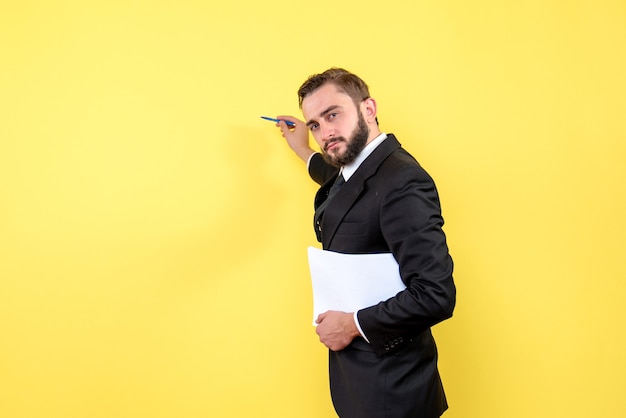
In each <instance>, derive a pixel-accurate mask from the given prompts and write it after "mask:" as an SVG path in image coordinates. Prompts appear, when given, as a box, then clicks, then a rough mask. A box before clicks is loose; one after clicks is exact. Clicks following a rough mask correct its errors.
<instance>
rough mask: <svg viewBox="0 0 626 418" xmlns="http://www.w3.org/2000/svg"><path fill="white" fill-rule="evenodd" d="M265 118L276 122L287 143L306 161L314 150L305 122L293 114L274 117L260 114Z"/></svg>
mask: <svg viewBox="0 0 626 418" xmlns="http://www.w3.org/2000/svg"><path fill="white" fill-rule="evenodd" d="M261 118H263V119H265V120H269V121H272V122H276V126H278V127H279V128H280V130H281V132H282V135H283V137H284V138H285V139H286V140H287V144H288V145H289V147H291V149H292V150H293V151H294V152H295V153H296V154H297V155H298V157H300V158H301V159H302V160H303V161H305V162H307V161H308V160H309V157H310V156H311V154H313V153H314V152H315V151H314V150H313V149H312V148H311V146H310V145H309V129H308V128H307V127H306V125H305V123H304V122H303V121H301V120H300V119H297V118H294V117H293V116H288V115H282V116H277V117H276V118H270V117H267V116H261Z"/></svg>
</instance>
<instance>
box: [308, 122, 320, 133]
mask: <svg viewBox="0 0 626 418" xmlns="http://www.w3.org/2000/svg"><path fill="white" fill-rule="evenodd" d="M319 127H320V124H319V123H312V124H311V125H309V129H310V130H312V131H314V130H316V129H317V128H319Z"/></svg>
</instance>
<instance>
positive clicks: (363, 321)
mask: <svg viewBox="0 0 626 418" xmlns="http://www.w3.org/2000/svg"><path fill="white" fill-rule="evenodd" d="M298 96H299V99H300V108H301V110H302V113H303V115H304V119H305V120H304V121H301V120H299V119H297V118H294V117H292V116H287V115H284V116H278V119H280V122H278V123H277V126H278V127H279V128H280V129H281V131H282V134H283V136H284V137H285V138H286V140H287V143H288V144H289V146H290V147H291V148H292V150H293V151H294V152H295V153H296V154H297V155H298V156H299V157H300V158H301V159H302V160H304V161H305V162H307V163H308V169H309V174H310V176H311V177H312V178H313V180H315V181H316V182H317V183H319V184H320V185H321V187H320V189H319V191H318V192H317V195H316V197H315V209H316V213H315V220H314V227H315V231H316V234H317V236H318V240H319V241H320V242H321V243H322V245H323V248H324V249H325V250H330V251H335V252H339V253H347V254H372V253H392V254H393V256H394V258H395V259H396V261H397V262H398V264H399V268H400V275H401V277H402V281H403V282H404V284H406V289H405V290H403V291H401V292H400V293H398V294H397V295H396V296H394V297H392V298H390V299H388V300H386V301H382V302H380V303H378V304H377V305H375V306H371V307H368V308H365V309H361V310H359V311H358V312H338V311H328V312H325V313H322V314H320V315H319V317H318V318H317V324H318V325H317V328H316V332H317V334H318V335H319V338H320V341H321V342H322V343H323V344H324V345H326V346H327V347H328V348H329V349H330V350H329V372H330V388H331V395H332V400H333V404H334V406H335V410H336V411H337V413H338V415H339V416H340V417H342V418H369V417H371V418H400V417H403V418H404V417H407V418H408V417H415V418H417V417H419V418H434V417H439V416H441V414H442V413H443V412H444V411H445V410H446V409H447V402H446V397H445V394H444V391H443V387H442V384H441V380H440V377H439V372H438V370H437V349H436V346H435V342H434V339H433V337H432V334H431V330H430V328H431V327H432V326H433V325H435V324H437V323H438V322H440V321H442V320H444V319H447V318H449V317H451V316H452V311H453V309H454V305H455V297H456V289H455V286H454V282H453V279H452V269H453V264H452V259H451V257H450V255H449V253H448V247H447V244H446V238H445V235H444V233H443V231H442V225H443V218H442V216H441V210H440V204H439V197H438V194H437V190H436V188H435V184H434V183H433V180H432V179H431V177H430V176H429V175H428V174H427V173H426V172H425V171H424V170H423V169H422V168H421V167H420V165H419V164H418V163H417V162H416V161H415V159H414V158H413V157H412V156H411V155H410V154H409V153H407V152H406V151H405V150H404V149H403V148H402V147H401V145H400V143H399V142H398V140H397V139H396V138H395V137H394V136H393V135H392V134H385V133H382V132H381V131H380V129H379V126H378V120H377V117H376V116H377V113H376V111H377V104H376V101H375V100H374V99H373V98H371V97H370V95H369V90H368V87H367V85H366V84H365V83H364V82H363V81H362V80H361V79H360V78H359V77H357V76H356V75H354V74H351V73H349V72H348V71H345V70H343V69H340V68H331V69H329V70H327V71H325V72H323V73H321V74H317V75H313V76H311V77H310V78H309V79H308V80H307V81H305V83H304V84H303V85H302V86H301V87H300V89H299V91H298ZM285 121H289V122H292V123H293V124H292V125H291V126H288V124H287V123H286V122H285ZM309 131H310V132H311V133H312V135H313V137H314V138H315V140H316V142H317V144H318V145H319V147H320V149H321V151H322V153H321V154H320V153H316V152H315V151H313V149H311V147H310V146H309ZM338 174H339V176H340V180H339V183H342V182H344V181H345V183H344V184H343V185H342V186H341V187H340V188H339V190H338V191H337V192H336V194H334V192H333V193H331V196H330V197H329V191H330V189H331V187H332V185H333V184H334V183H335V181H336V178H337V177H338V176H337V175H338ZM333 194H334V195H333ZM327 199H328V201H326V200H327Z"/></svg>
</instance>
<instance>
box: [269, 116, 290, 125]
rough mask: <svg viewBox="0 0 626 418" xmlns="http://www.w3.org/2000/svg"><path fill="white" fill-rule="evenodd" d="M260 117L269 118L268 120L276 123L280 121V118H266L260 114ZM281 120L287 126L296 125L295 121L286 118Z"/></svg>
mask: <svg viewBox="0 0 626 418" xmlns="http://www.w3.org/2000/svg"><path fill="white" fill-rule="evenodd" d="M261 119H265V120H269V121H272V122H276V123H278V122H280V121H281V119H274V118H268V117H267V116H261ZM283 122H285V123H286V124H287V126H296V124H295V123H293V122H289V121H288V120H283Z"/></svg>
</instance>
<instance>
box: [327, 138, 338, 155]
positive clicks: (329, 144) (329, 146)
mask: <svg viewBox="0 0 626 418" xmlns="http://www.w3.org/2000/svg"><path fill="white" fill-rule="evenodd" d="M340 143H341V140H340V139H336V140H334V141H331V142H327V143H326V145H324V151H326V152H328V151H330V150H332V149H335V148H337V146H338V145H339V144H340Z"/></svg>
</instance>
